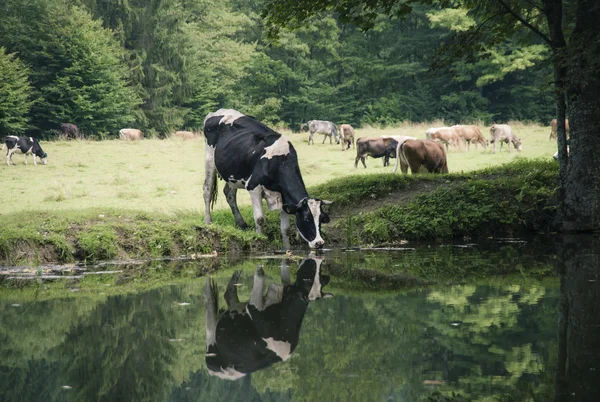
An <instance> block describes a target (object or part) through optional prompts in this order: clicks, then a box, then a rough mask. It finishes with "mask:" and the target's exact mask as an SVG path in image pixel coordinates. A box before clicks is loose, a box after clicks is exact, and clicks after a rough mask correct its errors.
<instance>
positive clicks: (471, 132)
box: [452, 124, 488, 151]
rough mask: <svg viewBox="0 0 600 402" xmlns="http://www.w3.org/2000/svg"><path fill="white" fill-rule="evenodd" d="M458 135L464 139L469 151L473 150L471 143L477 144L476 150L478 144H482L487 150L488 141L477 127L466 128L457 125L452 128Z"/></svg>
mask: <svg viewBox="0 0 600 402" xmlns="http://www.w3.org/2000/svg"><path fill="white" fill-rule="evenodd" d="M452 128H453V129H454V131H456V134H458V136H459V137H460V138H462V139H463V140H464V141H465V142H466V143H467V151H468V150H469V148H471V143H473V144H475V149H477V144H481V145H482V146H483V147H484V148H487V146H488V141H487V140H486V139H485V138H484V137H483V135H482V134H481V130H479V127H477V126H473V125H470V126H464V125H460V124H457V125H455V126H452Z"/></svg>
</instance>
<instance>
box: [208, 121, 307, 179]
mask: <svg viewBox="0 0 600 402" xmlns="http://www.w3.org/2000/svg"><path fill="white" fill-rule="evenodd" d="M222 119H223V116H221V115H215V116H212V117H209V118H207V119H206V121H205V122H204V137H205V141H206V144H207V146H211V147H214V148H215V165H216V168H217V171H218V172H219V174H220V175H221V177H223V178H224V179H228V178H230V177H233V178H235V179H243V178H247V177H248V176H249V175H250V174H252V172H253V170H254V168H255V166H256V164H257V163H258V162H259V160H260V159H261V157H262V156H263V155H264V154H265V149H266V148H267V147H269V146H271V145H273V144H274V143H275V142H276V141H277V140H279V139H280V138H282V137H283V136H282V135H281V134H279V133H277V132H276V131H274V130H272V129H270V128H269V127H267V126H265V125H264V124H262V123H260V122H259V121H257V120H255V119H253V118H251V117H248V116H244V115H242V116H240V117H237V118H236V119H235V120H233V121H232V122H231V124H228V123H226V122H222ZM284 139H285V138H284ZM287 144H288V146H289V154H291V157H294V156H295V150H294V148H293V146H292V144H291V143H289V142H287ZM232 162H235V163H232Z"/></svg>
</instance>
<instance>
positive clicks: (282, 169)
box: [204, 109, 330, 248]
mask: <svg viewBox="0 0 600 402" xmlns="http://www.w3.org/2000/svg"><path fill="white" fill-rule="evenodd" d="M204 137H205V141H206V147H205V148H206V151H205V152H206V159H205V174H206V177H205V180H204V207H205V214H204V223H207V224H209V223H211V222H212V219H211V215H210V211H211V207H212V205H213V204H214V202H215V200H216V195H217V180H216V176H217V173H218V174H219V176H220V178H221V179H223V180H225V188H224V189H223V193H224V194H225V197H226V198H227V203H228V204H229V206H230V208H231V211H232V212H233V216H234V218H235V222H236V224H237V226H239V227H240V228H246V227H247V225H246V222H245V221H244V219H243V218H242V215H241V214H240V211H239V209H238V206H237V197H236V193H237V190H238V189H240V188H245V189H246V190H248V191H249V192H250V198H251V200H252V207H253V210H254V222H255V224H256V232H257V233H262V232H263V227H264V224H265V218H264V214H263V209H262V198H265V199H266V200H267V204H268V206H269V209H271V210H275V209H277V210H280V211H281V213H280V219H281V225H280V228H281V236H282V242H283V246H284V248H289V247H290V242H289V236H288V233H287V232H288V229H289V225H290V218H289V215H295V217H296V226H297V228H298V231H299V232H300V235H301V236H302V237H303V238H304V240H306V242H308V245H309V247H311V248H321V247H323V244H324V241H323V239H322V238H321V224H322V223H327V222H329V216H328V215H327V214H326V213H325V212H324V211H323V208H322V206H323V205H326V204H330V202H329V201H325V200H319V199H316V198H309V197H308V193H307V191H306V187H305V186H304V181H303V180H302V174H301V173H300V167H299V166H298V157H297V155H296V150H295V149H294V147H293V146H292V144H291V143H290V142H289V141H288V140H287V138H285V137H284V136H282V135H281V134H279V133H277V132H275V131H273V130H271V129H270V128H268V127H267V126H265V125H264V124H262V123H260V122H258V121H256V120H255V119H253V118H251V117H249V116H245V115H243V114H242V113H240V112H238V111H236V110H233V109H219V110H218V111H216V112H214V113H209V114H208V115H207V116H206V118H205V119H204Z"/></svg>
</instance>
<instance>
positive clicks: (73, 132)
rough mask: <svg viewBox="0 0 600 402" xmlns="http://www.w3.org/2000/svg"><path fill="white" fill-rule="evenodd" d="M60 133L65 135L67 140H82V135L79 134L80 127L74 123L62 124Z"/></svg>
mask: <svg viewBox="0 0 600 402" xmlns="http://www.w3.org/2000/svg"><path fill="white" fill-rule="evenodd" d="M60 132H61V133H63V134H64V136H65V137H67V139H69V140H70V139H71V138H73V139H75V140H80V139H81V138H82V137H81V134H80V133H79V127H77V126H76V125H75V124H72V123H60Z"/></svg>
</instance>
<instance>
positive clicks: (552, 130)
mask: <svg viewBox="0 0 600 402" xmlns="http://www.w3.org/2000/svg"><path fill="white" fill-rule="evenodd" d="M556 129H557V120H556V119H552V121H551V122H550V138H549V139H548V141H552V140H555V139H556ZM565 129H566V130H567V138H569V131H570V130H569V119H565Z"/></svg>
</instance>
